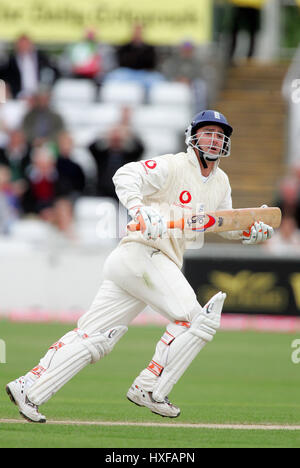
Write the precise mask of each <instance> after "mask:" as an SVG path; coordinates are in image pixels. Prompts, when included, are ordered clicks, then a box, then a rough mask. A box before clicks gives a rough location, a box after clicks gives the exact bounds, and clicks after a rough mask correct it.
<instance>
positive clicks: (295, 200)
mask: <svg viewBox="0 0 300 468" xmlns="http://www.w3.org/2000/svg"><path fill="white" fill-rule="evenodd" d="M274 205H275V206H278V207H279V208H280V209H281V211H282V215H283V217H292V218H294V219H295V221H296V225H297V227H298V229H299V228H300V185H299V180H297V178H296V177H295V176H287V177H285V178H284V179H282V180H281V181H280V184H279V190H278V193H277V196H276V198H275V202H274Z"/></svg>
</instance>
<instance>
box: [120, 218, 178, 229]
mask: <svg viewBox="0 0 300 468" xmlns="http://www.w3.org/2000/svg"><path fill="white" fill-rule="evenodd" d="M167 228H168V229H184V218H181V219H178V220H177V221H168V222H167ZM127 229H128V231H131V232H135V231H140V230H141V225H140V223H137V224H134V223H133V224H128V225H127Z"/></svg>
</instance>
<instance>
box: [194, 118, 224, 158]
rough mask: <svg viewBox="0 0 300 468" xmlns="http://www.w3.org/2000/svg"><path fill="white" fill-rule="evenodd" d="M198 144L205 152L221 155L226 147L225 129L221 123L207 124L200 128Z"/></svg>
mask: <svg viewBox="0 0 300 468" xmlns="http://www.w3.org/2000/svg"><path fill="white" fill-rule="evenodd" d="M196 138H197V140H198V141H197V145H198V147H200V148H201V150H202V151H204V153H207V154H211V155H212V156H219V155H220V154H221V152H222V150H223V148H224V143H225V139H226V138H227V137H226V136H225V135H224V130H223V129H222V127H220V126H219V125H207V126H205V127H201V128H199V129H198V131H197V133H196Z"/></svg>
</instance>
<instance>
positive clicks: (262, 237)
mask: <svg viewBox="0 0 300 468" xmlns="http://www.w3.org/2000/svg"><path fill="white" fill-rule="evenodd" d="M273 234H274V229H273V228H272V227H271V226H269V225H268V224H265V223H263V222H256V223H254V224H253V225H252V226H250V227H249V229H248V230H247V231H243V235H242V243H243V244H244V245H255V244H261V243H262V242H265V241H266V240H268V239H271V237H272V236H273Z"/></svg>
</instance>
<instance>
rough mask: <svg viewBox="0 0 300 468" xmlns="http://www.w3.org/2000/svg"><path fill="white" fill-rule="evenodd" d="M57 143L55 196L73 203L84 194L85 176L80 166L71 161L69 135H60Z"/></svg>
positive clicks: (70, 140) (65, 133) (71, 146)
mask: <svg viewBox="0 0 300 468" xmlns="http://www.w3.org/2000/svg"><path fill="white" fill-rule="evenodd" d="M57 143H58V157H57V161H56V169H57V172H58V176H59V177H58V183H57V187H56V195H57V197H60V198H67V199H69V200H70V201H71V202H73V201H75V200H76V199H77V198H78V197H79V196H80V195H82V194H83V192H84V188H85V175H84V172H83V170H82V168H81V167H80V165H79V164H77V163H76V162H75V161H73V160H72V152H73V140H72V138H71V136H70V134H69V133H67V132H63V133H61V134H60V135H59V137H58V140H57Z"/></svg>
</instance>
